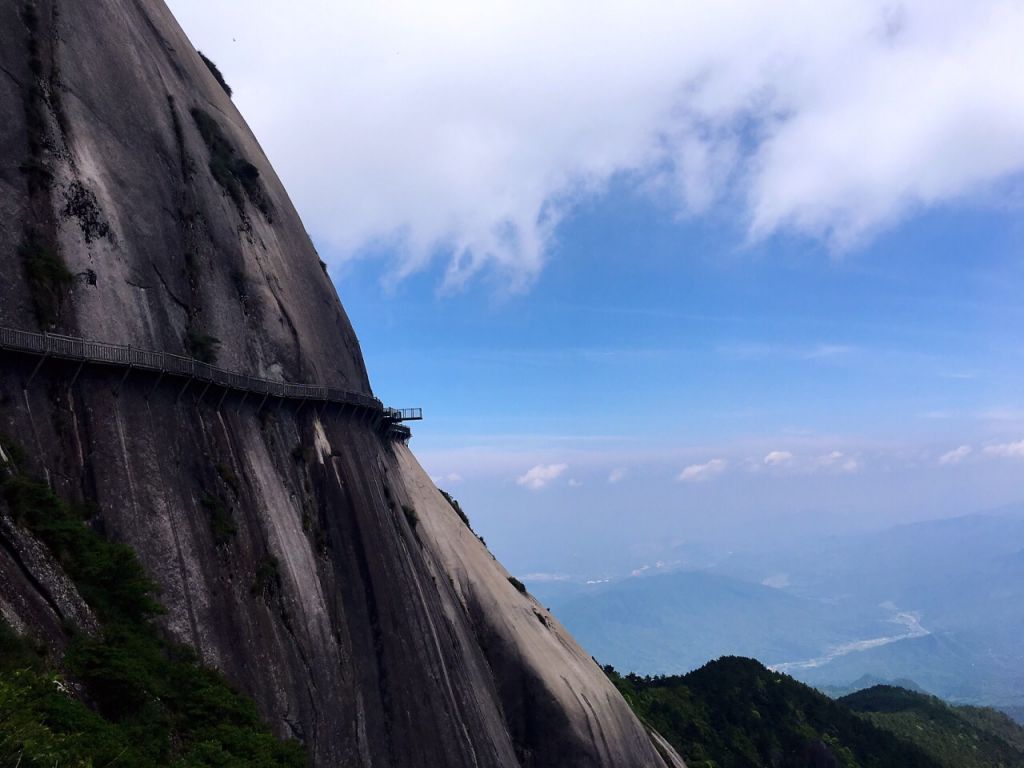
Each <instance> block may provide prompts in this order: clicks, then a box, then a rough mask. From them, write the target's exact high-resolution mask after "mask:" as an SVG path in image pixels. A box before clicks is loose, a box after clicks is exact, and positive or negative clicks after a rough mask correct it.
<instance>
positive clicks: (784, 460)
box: [764, 451, 793, 467]
mask: <svg viewBox="0 0 1024 768" xmlns="http://www.w3.org/2000/svg"><path fill="white" fill-rule="evenodd" d="M792 461H793V454H792V453H790V452H789V451H771V452H769V453H768V455H767V456H765V457H764V464H765V466H767V467H782V466H785V465H787V464H789V463H791V462H792Z"/></svg>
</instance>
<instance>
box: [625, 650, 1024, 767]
mask: <svg viewBox="0 0 1024 768" xmlns="http://www.w3.org/2000/svg"><path fill="white" fill-rule="evenodd" d="M605 672H606V673H607V674H608V675H609V677H610V678H611V679H612V681H613V682H614V683H615V685H616V686H617V687H618V688H619V690H620V691H621V692H622V694H623V695H624V696H625V698H626V700H627V701H629V703H630V705H631V706H632V707H633V708H634V710H635V711H636V713H637V714H638V715H639V716H640V718H641V719H642V720H643V721H644V722H645V723H646V724H647V725H648V726H649V727H651V728H653V729H655V730H657V731H658V732H659V733H661V734H662V735H663V736H664V737H665V739H667V740H668V741H669V743H670V744H672V746H674V747H675V748H676V750H677V751H679V753H680V754H681V755H682V756H683V758H684V759H685V760H686V762H687V765H688V766H689V767H690V768H946V767H949V768H952V766H957V767H958V768H1017V767H1018V766H1024V728H1021V727H1020V726H1019V725H1017V724H1016V723H1014V722H1013V721H1012V720H1011V719H1010V718H1009V717H1007V716H1006V715H1004V714H1003V713H1001V712H998V711H996V710H994V709H988V708H979V707H962V706H961V707H954V706H951V705H949V704H946V703H945V702H943V701H941V700H940V699H937V698H935V697H932V696H929V695H927V694H924V693H918V692H915V691H910V690H906V689H903V688H897V687H894V686H886V685H882V686H874V687H871V688H867V689H864V690H861V691H858V692H857V693H854V694H851V695H849V696H846V697H844V698H842V699H832V698H830V697H828V696H827V695H825V694H824V693H822V692H820V691H818V690H815V689H814V688H811V687H810V686H807V685H804V684H803V683H801V682H799V681H797V680H795V679H793V678H792V677H789V676H788V675H784V674H780V673H777V672H772V671H771V670H769V669H767V668H766V667H764V666H763V665H762V664H761V663H760V662H757V661H755V660H753V659H747V658H742V657H736V656H726V657H722V658H720V659H718V660H716V661H712V662H709V663H707V664H705V665H704V666H703V667H701V668H700V669H697V670H695V671H693V672H690V673H688V674H686V675H674V676H659V677H639V676H637V675H633V674H629V675H625V676H622V675H620V674H618V673H617V672H616V671H615V670H614V669H613V668H611V667H605Z"/></svg>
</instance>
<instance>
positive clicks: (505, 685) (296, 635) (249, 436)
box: [0, 0, 681, 767]
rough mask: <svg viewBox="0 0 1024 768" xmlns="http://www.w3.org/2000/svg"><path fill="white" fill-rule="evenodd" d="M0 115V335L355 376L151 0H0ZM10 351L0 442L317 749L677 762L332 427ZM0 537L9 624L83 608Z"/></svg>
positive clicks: (349, 350) (51, 620) (464, 540)
mask: <svg viewBox="0 0 1024 768" xmlns="http://www.w3.org/2000/svg"><path fill="white" fill-rule="evenodd" d="M0 105H2V107H3V110H4V115H5V116H6V117H8V118H9V119H7V120H5V121H0V146H2V152H0V259H2V262H0V267H2V274H3V280H0V325H7V326H15V327H21V328H30V329H43V330H47V331H54V332H65V333H73V334H75V335H78V336H83V337H86V338H92V339H96V340H100V341H108V342H117V343H130V344H132V345H136V346H139V347H145V348H149V349H157V350H161V351H167V352H175V353H178V354H188V355H192V356H195V357H199V358H201V359H208V360H212V359H216V361H217V364H218V365H221V366H223V367H226V368H229V369H232V370H237V371H240V372H244V373H248V374H252V375H257V376H262V377H267V378H274V379H280V380H283V381H295V382H310V383H312V382H316V383H322V384H327V385H330V386H336V387H342V388H346V389H350V390H354V391H359V392H364V393H369V392H370V387H369V382H368V379H367V376H366V371H365V368H364V365H363V361H362V356H361V353H360V351H359V345H358V342H357V340H356V337H355V334H354V333H353V330H352V328H351V325H350V324H349V321H348V319H347V317H346V315H345V313H344V310H343V309H342V307H341V304H340V302H339V301H338V298H337V296H336V294H335V291H334V288H333V286H332V284H331V282H330V280H329V278H328V277H327V276H326V274H325V272H324V270H323V269H322V265H321V263H320V262H319V259H318V257H317V255H316V253H315V251H314V249H313V246H312V244H311V243H310V241H309V238H308V236H307V235H306V233H305V231H304V229H303V227H302V224H301V222H300V220H299V218H298V216H297V215H296V213H295V211H294V209H293V208H292V205H291V203H290V201H289V199H288V197H287V194H286V193H285V191H284V190H283V188H282V186H281V184H280V182H279V181H278V179H277V177H276V175H275V174H274V171H273V169H272V168H271V167H270V165H269V163H268V162H267V160H266V158H265V157H264V155H263V153H262V151H261V150H260V147H259V145H258V144H257V142H256V140H255V139H254V137H253V136H252V134H251V133H250V132H249V130H248V128H247V127H246V125H245V123H244V121H243V120H242V118H241V116H240V115H239V114H238V112H237V111H236V110H235V108H234V106H233V104H232V103H231V101H230V99H229V98H228V96H227V94H226V92H225V91H224V89H223V88H221V86H220V85H219V84H218V82H217V81H216V79H215V78H214V76H213V75H212V74H211V72H210V70H209V69H208V68H207V67H206V65H205V64H204V63H203V62H202V60H201V59H200V58H199V57H198V55H197V54H196V52H195V51H194V49H193V48H192V46H191V45H190V43H189V42H188V40H187V39H186V37H185V36H184V35H183V33H182V32H181V30H180V29H179V27H178V26H177V24H176V23H175V22H174V20H173V18H172V17H171V15H170V14H169V12H168V10H167V9H166V7H165V6H164V5H163V3H162V2H160V0H93V1H92V2H88V3H83V2H73V1H72V0H37V1H36V2H34V3H25V2H13V1H12V0H0ZM35 365H36V360H34V359H32V358H30V357H18V356H4V357H2V358H0V432H3V433H5V434H6V435H7V440H8V441H9V442H17V443H19V444H20V445H21V447H22V449H23V453H24V457H23V458H22V459H21V461H22V462H23V463H24V464H25V465H27V467H28V468H30V469H31V470H33V471H35V472H36V473H38V474H44V475H45V476H46V477H47V478H48V479H49V480H50V482H51V484H52V485H53V486H54V487H55V489H57V491H58V492H59V493H60V495H62V496H64V497H65V498H67V499H69V500H72V501H78V502H87V503H89V504H91V505H93V506H94V507H95V508H96V509H97V510H98V513H97V515H96V518H95V523H94V524H96V525H98V526H100V527H101V528H102V529H103V531H104V532H105V533H106V534H107V535H108V536H110V537H112V538H114V539H116V540H119V541H123V542H125V543H127V544H129V545H131V546H132V547H133V548H134V549H135V550H136V551H137V552H138V554H139V556H140V558H141V560H142V562H143V563H144V564H145V566H146V569H147V571H148V572H149V574H150V575H151V576H152V577H153V578H154V579H155V580H156V581H157V582H158V583H159V585H160V587H161V589H162V593H161V601H162V602H163V604H164V605H165V606H166V608H167V614H166V616H165V617H164V618H163V619H162V622H163V626H164V629H165V630H166V631H167V632H168V633H169V634H170V635H171V636H172V637H173V638H175V639H177V640H180V641H182V642H185V643H188V644H190V645H192V646H193V647H194V648H196V650H197V651H198V652H199V654H200V655H201V657H202V658H203V659H204V660H205V661H206V662H207V663H209V664H211V665H213V666H215V667H217V668H219V669H221V670H222V671H223V672H224V673H225V674H226V675H227V676H228V678H229V679H230V680H232V681H233V682H234V683H235V684H237V685H238V686H239V687H240V688H242V689H243V690H244V691H246V692H247V693H249V694H251V695H252V696H253V697H254V698H255V700H256V702H257V703H258V705H259V707H260V710H261V711H262V712H263V714H264V715H265V716H266V718H267V720H268V721H269V722H270V723H271V724H272V726H273V727H274V729H275V730H276V731H277V732H278V733H280V734H281V735H285V736H293V737H295V738H298V739H301V740H302V741H303V742H304V743H305V744H306V745H307V746H308V748H309V750H310V754H311V755H312V756H313V758H314V763H315V764H316V765H320V766H371V765H375V766H456V767H457V766H467V767H468V766H519V765H521V766H552V767H554V766H559V767H563V766H616V767H618V766H662V765H666V764H669V765H681V761H679V762H676V761H677V758H675V756H674V755H672V754H671V750H667V751H666V747H665V746H664V745H663V744H660V745H659V746H658V747H657V748H656V747H655V746H654V745H653V743H652V740H651V738H650V737H649V736H648V734H647V733H646V732H645V730H644V728H643V727H642V726H641V724H640V723H639V722H638V721H637V720H636V719H635V718H634V717H633V715H632V714H631V713H630V711H629V709H628V707H627V706H626V704H625V702H624V701H623V700H622V699H621V697H620V696H619V695H618V694H617V693H616V692H615V690H614V688H613V687H612V686H611V685H610V684H609V683H608V682H607V681H606V680H605V678H604V676H603V674H602V673H601V670H600V669H599V668H598V666H597V665H596V664H595V663H594V662H593V660H591V659H590V658H589V657H588V656H587V654H586V653H585V652H584V651H582V650H581V649H580V648H579V647H578V646H577V645H576V643H575V642H574V641H573V640H572V639H571V637H569V636H568V634H567V633H566V632H565V631H564V629H562V628H561V626H560V625H559V624H558V622H557V621H556V620H555V619H554V617H552V616H550V614H548V613H547V612H546V611H545V610H544V609H543V608H542V607H541V606H540V605H538V604H537V603H536V602H535V601H533V600H532V599H531V598H529V596H527V595H524V594H521V593H520V592H519V591H517V590H516V589H515V588H514V587H513V586H512V585H511V584H510V583H509V581H508V578H507V576H508V575H507V574H506V573H505V572H504V570H503V569H502V568H501V566H500V565H499V564H498V563H497V562H495V561H494V560H493V558H491V556H490V555H489V554H488V553H487V551H486V550H485V549H484V548H483V546H482V545H481V544H480V543H479V542H478V541H477V539H476V538H475V537H474V536H473V535H472V533H471V532H470V531H469V530H468V529H467V528H466V527H465V525H464V524H463V523H462V521H461V520H459V518H458V516H457V515H455V513H454V511H453V510H452V509H451V507H450V506H449V505H448V503H447V501H445V500H444V498H443V497H442V496H440V494H439V493H438V492H437V490H436V489H435V488H434V487H433V486H432V484H431V483H430V481H429V478H427V477H426V475H425V474H424V473H423V472H422V470H421V469H420V468H419V466H418V464H417V463H416V460H415V458H414V457H413V456H412V454H411V453H409V451H408V449H407V448H405V447H404V446H402V445H401V444H395V443H393V442H391V441H390V440H388V439H387V438H385V437H382V436H381V435H380V434H379V433H378V432H376V431H374V430H373V429H372V428H371V427H370V426H368V425H365V424H363V423H361V422H360V420H359V418H358V416H356V415H354V414H352V413H350V412H346V411H345V410H343V409H341V408H338V407H335V406H329V407H327V408H316V407H312V406H310V407H305V408H303V407H301V404H299V403H284V404H282V405H280V406H278V405H277V404H275V405H274V406H273V407H271V408H265V407H264V408H261V407H260V403H259V402H258V401H257V400H256V399H255V398H253V399H248V400H246V399H243V398H242V397H241V396H239V395H237V394H232V395H230V396H228V397H225V398H224V399H223V400H221V399H219V398H216V399H215V398H203V397H201V394H202V393H201V392H199V391H198V388H197V389H193V390H190V391H185V392H182V390H181V387H180V386H179V385H178V384H175V383H171V382H169V381H167V380H160V379H159V378H158V377H157V376H155V375H150V374H147V373H141V372H135V373H132V374H130V375H129V376H128V378H124V376H123V372H122V371H119V370H114V369H109V370H107V369H102V368H86V369H83V370H82V371H78V370H77V369H76V366H75V364H73V363H68V362H60V361H48V362H46V363H45V365H43V366H42V367H41V368H39V370H38V372H36V374H35V377H34V378H32V375H33V371H34V370H35ZM30 379H31V386H28V382H29V380H30ZM2 461H7V459H6V458H4V459H2ZM0 515H6V510H5V509H4V508H3V502H2V501H0ZM0 544H2V546H0V576H2V578H3V585H4V586H3V590H4V592H3V594H2V595H0V611H2V612H3V614H4V616H5V617H6V618H7V619H8V620H9V621H10V622H11V623H13V624H15V625H16V626H17V627H18V628H19V629H22V630H24V631H27V632H30V633H33V634H35V635H37V636H38V637H40V639H43V640H46V641H47V642H50V643H51V644H53V645H55V646H59V644H60V633H61V632H63V631H64V630H63V627H64V626H65V625H66V624H67V623H73V624H74V623H77V624H80V625H82V626H85V627H87V626H88V623H89V621H90V620H91V618H90V616H89V612H88V608H87V607H86V606H85V605H84V603H82V601H81V598H80V597H78V595H77V594H76V593H75V592H74V589H73V587H71V585H70V584H69V583H67V581H66V579H64V577H63V576H62V574H60V573H59V568H57V567H56V566H55V563H54V562H53V561H52V559H51V558H49V557H47V555H46V553H45V551H39V548H38V546H36V545H35V544H34V543H33V542H32V541H30V540H28V539H26V537H25V535H24V533H23V532H21V531H19V530H18V529H16V528H15V527H13V525H12V523H11V521H10V520H9V519H4V520H3V522H2V524H0Z"/></svg>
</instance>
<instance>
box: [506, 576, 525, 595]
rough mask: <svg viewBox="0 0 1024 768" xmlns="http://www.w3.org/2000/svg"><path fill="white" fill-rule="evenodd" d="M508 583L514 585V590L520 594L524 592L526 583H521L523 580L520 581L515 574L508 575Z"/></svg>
mask: <svg viewBox="0 0 1024 768" xmlns="http://www.w3.org/2000/svg"><path fill="white" fill-rule="evenodd" d="M508 583H509V584H511V585H512V586H513V587H515V588H516V591H517V592H519V593H520V594H523V595H525V594H526V585H525V584H523V582H521V581H520V580H519V579H517V578H516V577H515V576H509V577H508Z"/></svg>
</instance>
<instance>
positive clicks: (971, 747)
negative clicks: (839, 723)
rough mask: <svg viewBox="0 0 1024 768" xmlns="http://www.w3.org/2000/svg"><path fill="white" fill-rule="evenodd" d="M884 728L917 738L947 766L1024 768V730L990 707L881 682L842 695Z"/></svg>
mask: <svg viewBox="0 0 1024 768" xmlns="http://www.w3.org/2000/svg"><path fill="white" fill-rule="evenodd" d="M839 702H840V703H841V704H844V705H846V706H847V707H849V708H850V709H852V710H853V711H855V712H857V713H859V714H861V715H862V716H864V717H866V718H867V719H868V720H870V721H871V722H872V723H874V724H875V725H877V726H878V727H879V728H883V729H884V730H887V731H889V732H890V733H893V734H895V735H897V736H899V737H901V738H904V739H906V740H908V741H913V742H915V743H916V744H918V745H919V746H921V748H922V749H924V750H925V751H926V752H928V753H929V754H931V755H932V756H933V757H934V758H935V760H936V761H937V762H938V763H939V764H940V765H944V766H948V768H989V766H1005V768H1011V767H1012V768H1017V766H1024V728H1022V727H1021V726H1020V725H1018V724H1017V723H1015V722H1014V721H1013V720H1011V719H1010V718H1009V717H1007V716H1006V715H1004V714H1003V713H1002V712H999V711H997V710H994V709H989V708H987V707H955V706H951V705H949V704H947V703H946V702H944V701H942V700H941V699H937V698H935V697H934V696H928V695H925V694H921V693H915V692H913V691H908V690H905V689H903V688H896V687H893V686H888V685H878V686H874V687H872V688H867V689H865V690H862V691H857V692H856V693H852V694H850V695H849V696H845V697H843V698H841V699H839Z"/></svg>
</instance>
